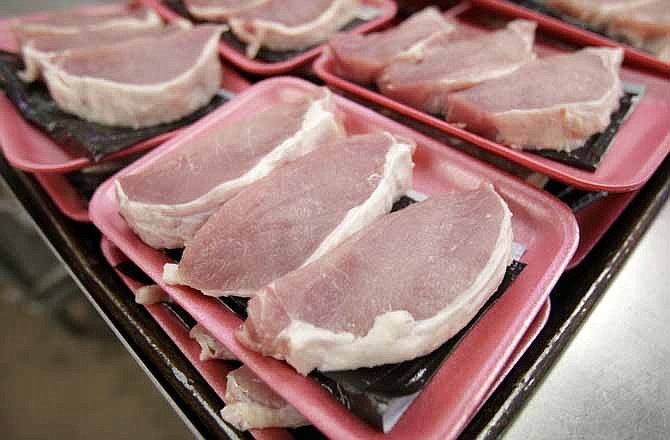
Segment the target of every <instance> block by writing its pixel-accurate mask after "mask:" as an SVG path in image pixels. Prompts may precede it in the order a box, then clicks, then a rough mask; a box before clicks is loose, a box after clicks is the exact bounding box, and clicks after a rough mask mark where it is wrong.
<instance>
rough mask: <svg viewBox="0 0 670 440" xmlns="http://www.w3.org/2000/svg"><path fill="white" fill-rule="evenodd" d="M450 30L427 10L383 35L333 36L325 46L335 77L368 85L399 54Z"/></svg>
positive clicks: (438, 15)
mask: <svg viewBox="0 0 670 440" xmlns="http://www.w3.org/2000/svg"><path fill="white" fill-rule="evenodd" d="M453 29H454V25H453V24H452V23H450V22H449V21H448V20H447V19H446V18H445V17H444V15H442V14H441V13H440V11H439V10H438V9H437V8H434V7H430V8H426V9H423V10H422V11H420V12H417V13H415V14H414V15H412V16H411V17H409V18H408V19H406V20H405V21H403V22H402V23H401V24H399V25H398V26H396V27H394V28H392V29H389V30H386V31H383V32H375V33H371V34H368V35H356V34H345V33H342V34H337V35H335V36H334V37H333V38H331V39H330V42H329V46H330V50H331V52H332V54H333V57H334V58H335V60H336V63H337V73H338V75H340V76H342V77H344V78H346V79H349V80H352V81H355V82H357V83H359V84H369V83H372V82H373V81H374V80H375V78H376V77H377V75H378V74H379V73H380V72H381V70H382V69H383V68H384V67H385V66H386V65H387V64H388V63H389V62H390V61H391V59H392V58H393V57H395V56H397V55H398V54H399V53H401V52H403V51H405V50H407V49H409V48H410V47H412V46H414V45H415V44H417V43H419V42H420V41H423V40H425V39H426V38H428V37H430V36H431V35H433V34H435V33H436V32H451V31H452V30H453Z"/></svg>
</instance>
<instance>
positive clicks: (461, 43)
mask: <svg viewBox="0 0 670 440" xmlns="http://www.w3.org/2000/svg"><path fill="white" fill-rule="evenodd" d="M535 27H536V24H535V23H534V22H531V21H527V20H514V21H512V22H511V23H509V24H508V25H507V27H506V28H505V29H502V30H499V31H496V32H491V33H487V34H484V35H482V36H480V37H477V38H467V39H459V40H456V41H454V39H453V37H452V36H453V35H455V34H457V33H455V32H450V33H438V34H435V35H433V36H432V37H430V38H428V39H427V40H424V41H423V42H421V43H419V44H417V45H415V46H414V47H412V48H411V49H410V50H408V51H405V52H404V53H403V54H401V55H399V56H398V57H396V58H395V59H393V61H392V62H391V63H390V64H389V65H388V66H387V67H386V68H385V69H384V70H383V72H382V73H381V75H380V76H379V78H377V86H378V87H379V90H380V91H381V92H382V93H383V94H384V95H386V96H390V97H391V98H393V99H396V100H398V101H400V102H404V103H406V104H408V105H410V106H412V107H414V108H417V109H419V110H423V111H425V112H428V113H433V114H437V113H441V112H442V110H443V104H444V99H445V97H446V96H447V94H449V93H451V92H454V91H458V90H463V89H466V88H468V87H472V86H474V85H476V84H479V83H481V82H482V81H486V80H490V79H493V78H497V77H500V76H503V75H506V74H508V73H511V72H513V71H515V70H516V69H518V68H519V67H521V66H522V65H524V64H525V63H527V62H528V61H530V60H532V59H534V58H535V53H534V52H533V41H534V39H535Z"/></svg>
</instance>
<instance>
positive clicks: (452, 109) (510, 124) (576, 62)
mask: <svg viewBox="0 0 670 440" xmlns="http://www.w3.org/2000/svg"><path fill="white" fill-rule="evenodd" d="M622 57H623V51H622V50H621V49H610V48H587V49H582V50H580V51H578V52H575V53H571V54H566V55H556V56H552V57H547V58H542V59H537V60H535V61H532V62H530V63H528V64H526V65H525V66H523V67H521V68H520V69H519V70H517V71H515V72H514V73H511V74H510V75H507V76H504V77H502V78H498V79H494V80H491V81H486V82H485V83H483V84H480V85H478V86H475V87H473V88H471V89H468V90H463V91H461V92H457V93H453V94H451V95H449V96H448V97H447V105H446V107H447V111H446V116H447V120H448V121H450V122H458V123H461V124H465V126H466V128H467V129H468V130H472V131H474V132H476V133H479V134H482V135H484V136H486V137H489V138H491V139H493V140H495V141H497V142H501V143H504V144H507V145H510V146H513V147H519V148H521V147H523V148H535V149H553V150H559V151H561V150H564V151H570V150H572V149H575V148H578V147H580V146H582V145H583V144H584V142H585V141H586V140H587V139H588V138H589V137H590V136H591V135H593V134H595V133H598V132H600V131H602V130H604V129H605V128H606V127H607V126H608V125H609V123H610V117H611V114H612V112H613V111H614V110H616V109H617V108H618V107H619V99H620V98H621V95H622V93H623V89H622V85H621V80H620V78H619V66H620V64H621V60H622Z"/></svg>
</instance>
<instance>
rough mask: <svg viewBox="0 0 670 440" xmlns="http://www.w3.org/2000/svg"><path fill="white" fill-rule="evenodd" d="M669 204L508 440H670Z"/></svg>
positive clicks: (510, 433) (514, 426) (528, 406)
mask: <svg viewBox="0 0 670 440" xmlns="http://www.w3.org/2000/svg"><path fill="white" fill-rule="evenodd" d="M669 322H670V204H669V203H666V205H665V206H664V207H663V209H662V211H661V212H660V213H659V215H658V217H657V218H656V219H655V220H654V222H653V223H652V225H651V227H650V228H649V230H648V231H647V232H646V234H645V235H644V237H643V238H642V240H641V241H640V242H639V244H638V246H637V248H636V249H635V250H634V251H633V253H632V254H631V256H630V257H629V259H628V261H627V262H626V263H625V265H624V267H623V269H622V270H621V271H620V272H619V273H618V274H617V276H616V277H615V279H614V280H613V283H612V284H611V285H610V287H609V288H608V290H607V292H605V294H604V295H603V297H602V299H601V300H600V303H599V304H597V305H596V307H595V309H594V310H593V312H592V314H591V315H590V316H589V317H588V318H587V320H586V321H585V323H584V325H583V327H582V328H581V329H580V330H579V332H578V333H577V335H576V336H575V338H574V339H573V340H572V342H571V343H570V345H569V346H568V348H567V349H566V350H565V351H564V352H563V354H562V355H561V357H560V359H559V361H558V362H556V364H555V365H554V367H553V368H552V370H551V371H550V372H549V373H548V375H547V377H546V378H545V380H544V382H543V383H542V384H541V385H540V386H539V387H538V388H537V390H536V392H535V394H534V395H533V396H532V397H531V398H530V399H529V400H528V402H527V405H526V407H525V408H524V409H523V410H522V412H521V413H520V414H519V415H518V416H517V417H516V419H515V421H514V422H513V423H512V424H511V426H510V427H509V429H508V430H507V432H506V434H505V435H504V438H505V440H516V439H520V440H521V439H522V440H528V439H545V438H546V439H572V438H575V439H577V438H579V439H582V438H584V439H646V440H652V439H667V438H670V329H668V323H669Z"/></svg>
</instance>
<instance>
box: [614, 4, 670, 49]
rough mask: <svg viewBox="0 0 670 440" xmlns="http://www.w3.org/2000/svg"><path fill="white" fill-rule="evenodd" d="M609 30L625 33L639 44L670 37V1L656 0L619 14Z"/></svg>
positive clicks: (634, 42)
mask: <svg viewBox="0 0 670 440" xmlns="http://www.w3.org/2000/svg"><path fill="white" fill-rule="evenodd" d="M608 29H609V31H610V32H612V33H615V34H621V35H624V36H625V37H626V38H627V39H628V40H630V41H631V42H632V43H633V44H635V45H637V46H642V45H644V44H645V43H647V42H653V41H654V40H658V39H661V40H663V39H665V40H667V39H670V1H668V0H655V1H652V2H651V3H647V4H645V5H641V6H637V7H634V8H631V9H630V10H629V11H626V13H625V14H617V15H615V16H614V17H612V19H611V20H610V25H609V27H608Z"/></svg>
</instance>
